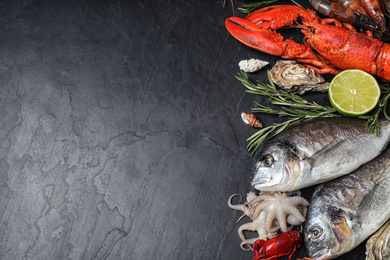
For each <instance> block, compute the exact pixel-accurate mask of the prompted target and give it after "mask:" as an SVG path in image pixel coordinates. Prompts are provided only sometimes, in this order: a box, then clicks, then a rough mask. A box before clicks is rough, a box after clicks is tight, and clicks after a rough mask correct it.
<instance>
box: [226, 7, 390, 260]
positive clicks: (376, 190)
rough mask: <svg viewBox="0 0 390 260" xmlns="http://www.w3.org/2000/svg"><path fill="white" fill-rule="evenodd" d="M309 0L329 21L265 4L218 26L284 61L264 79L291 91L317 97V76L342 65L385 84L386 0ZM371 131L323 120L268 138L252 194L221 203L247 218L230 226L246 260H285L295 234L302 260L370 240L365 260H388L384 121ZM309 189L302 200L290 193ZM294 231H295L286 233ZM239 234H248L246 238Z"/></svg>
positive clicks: (360, 124)
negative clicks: (288, 32) (298, 36)
mask: <svg viewBox="0 0 390 260" xmlns="http://www.w3.org/2000/svg"><path fill="white" fill-rule="evenodd" d="M293 2H294V1H293ZM310 4H311V5H312V6H313V8H314V9H315V10H316V11H318V12H319V13H321V14H322V15H325V16H329V17H331V18H324V19H321V18H319V17H318V16H317V14H316V12H315V11H313V10H310V9H307V10H305V9H304V8H303V7H301V6H296V5H275V6H270V7H266V8H262V9H259V10H257V11H254V12H252V13H250V14H249V15H248V16H246V17H245V18H239V17H231V18H228V19H226V21H225V26H226V28H227V30H228V31H229V33H230V34H231V35H232V36H233V37H234V38H236V39H237V40H238V41H240V42H242V43H244V44H245V45H247V46H249V47H252V48H254V49H257V50H260V51H262V52H265V53H268V54H271V55H274V56H280V57H282V58H284V59H287V60H281V61H278V62H277V63H276V64H275V66H274V67H273V68H272V69H271V70H270V71H269V72H268V75H269V79H270V80H272V81H273V82H274V83H275V84H277V85H278V86H279V87H280V88H282V89H284V90H286V91H288V92H291V93H294V94H297V95H302V94H305V93H306V92H309V91H320V92H326V91H327V89H328V86H329V83H327V82H325V80H324V78H323V77H322V76H321V75H320V74H325V73H330V74H333V75H336V74H338V73H339V72H341V71H343V70H347V69H358V70H363V71H366V72H368V73H369V74H371V75H376V76H378V77H380V78H382V79H385V80H390V45H389V44H388V43H386V42H383V41H381V40H380V39H381V37H382V35H383V34H385V33H387V27H386V21H385V19H386V15H385V11H386V10H385V8H386V9H387V12H389V9H390V1H373V0H338V1H337V0H310ZM351 24H352V25H354V26H355V27H356V28H357V29H356V28H355V27H353V26H352V25H351ZM288 27H291V28H300V29H301V32H302V33H303V34H304V39H303V44H300V43H297V42H295V41H294V39H292V38H290V39H286V40H284V39H283V36H282V35H281V34H279V32H278V31H279V30H281V29H283V28H288ZM358 30H359V32H358ZM243 66H245V65H243ZM240 68H241V66H240ZM241 69H242V68H241ZM242 70H244V69H242ZM248 72H251V71H250V70H248ZM385 115H386V114H385ZM241 116H242V119H243V120H244V122H245V123H247V124H249V125H251V126H254V125H255V122H260V121H258V119H257V118H256V116H255V115H254V114H246V113H242V115H241ZM378 125H379V127H380V129H381V130H380V135H379V136H378V135H376V134H375V133H372V132H371V133H368V132H367V122H366V121H364V120H361V119H358V118H351V117H341V116H340V117H332V118H326V117H323V118H317V119H312V120H309V121H305V122H302V123H298V124H295V125H293V126H288V127H287V128H283V129H282V130H281V131H279V132H278V134H277V135H274V136H273V137H272V138H271V139H269V140H268V142H267V143H266V145H265V146H263V147H262V149H261V152H260V154H259V155H258V158H256V159H255V165H254V170H253V176H252V178H251V183H250V184H251V185H252V186H253V188H254V189H255V190H257V191H256V193H255V192H249V193H248V194H247V198H246V202H244V203H243V204H233V203H232V199H233V198H234V197H235V196H237V194H234V195H232V196H231V197H230V198H229V201H228V205H229V207H230V208H232V209H235V210H240V211H242V212H243V216H242V217H245V216H247V217H248V218H249V219H250V220H251V222H249V223H246V224H243V225H241V226H240V227H239V228H238V234H239V236H240V238H241V240H242V242H241V248H242V249H244V250H253V252H254V259H278V258H279V257H281V256H284V255H289V260H290V259H291V257H292V255H293V254H294V252H295V250H296V249H297V248H299V247H300V246H301V244H302V237H303V238H304V242H305V246H306V249H307V254H308V257H310V258H306V257H305V258H304V259H306V260H309V259H317V260H321V259H323V260H325V259H334V258H336V257H338V256H341V255H343V254H345V253H346V252H349V251H351V250H352V249H354V248H355V247H357V246H358V245H359V244H361V243H362V242H363V241H365V240H366V239H367V238H369V237H371V238H370V239H369V240H368V242H367V244H366V255H367V257H366V260H374V259H389V257H390V243H389V236H390V196H389V195H388V194H390V193H389V192H390V148H389V149H386V147H387V145H388V143H389V141H390V118H388V117H387V118H384V119H380V120H379V121H378ZM261 126H262V125H261ZM282 131H283V132H282ZM314 185H317V186H316V189H315V191H314V194H313V195H312V198H311V200H310V204H309V202H308V200H306V199H305V198H303V197H302V196H301V193H300V190H301V189H304V188H307V187H310V186H314ZM242 217H241V218H242ZM241 218H240V219H241ZM300 225H304V230H303V234H301V233H300V232H298V231H296V230H295V229H296V228H295V227H296V226H300ZM247 231H253V232H257V237H254V238H247V237H246V235H245V232H247ZM373 234H374V235H373Z"/></svg>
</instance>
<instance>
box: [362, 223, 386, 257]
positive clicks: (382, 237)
mask: <svg viewBox="0 0 390 260" xmlns="http://www.w3.org/2000/svg"><path fill="white" fill-rule="evenodd" d="M389 238H390V220H388V221H387V222H386V223H385V224H384V225H383V226H382V227H381V228H380V229H379V230H378V231H377V232H376V233H375V234H374V235H372V236H371V237H370V239H369V240H368V241H367V243H366V260H382V259H390V239H389Z"/></svg>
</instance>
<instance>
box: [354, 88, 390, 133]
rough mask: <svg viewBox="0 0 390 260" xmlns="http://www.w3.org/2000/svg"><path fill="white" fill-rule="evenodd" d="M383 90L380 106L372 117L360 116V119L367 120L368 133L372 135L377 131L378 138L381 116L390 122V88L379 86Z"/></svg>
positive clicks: (375, 109) (377, 106) (372, 113)
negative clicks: (389, 110) (389, 111)
mask: <svg viewBox="0 0 390 260" xmlns="http://www.w3.org/2000/svg"><path fill="white" fill-rule="evenodd" d="M379 86H380V88H381V98H380V99H379V102H378V104H377V105H376V107H375V108H374V110H373V112H371V114H370V115H365V116H359V118H360V119H366V120H367V129H368V130H367V132H368V133H371V132H372V131H375V134H376V136H379V135H380V128H379V121H378V120H379V116H380V114H381V113H383V115H384V116H385V118H386V119H387V120H389V121H390V117H389V116H388V115H387V112H386V107H387V103H388V101H389V99H390V86H389V85H388V84H382V85H379Z"/></svg>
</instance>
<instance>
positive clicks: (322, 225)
mask: <svg viewBox="0 0 390 260" xmlns="http://www.w3.org/2000/svg"><path fill="white" fill-rule="evenodd" d="M389 194H390V149H386V150H385V151H384V152H383V153H382V154H381V155H380V156H378V157H377V158H375V159H374V160H372V161H371V162H369V163H367V164H365V165H363V166H362V167H360V168H359V169H357V170H356V171H354V172H353V173H351V174H348V175H346V176H343V177H341V178H339V179H336V180H332V181H330V182H327V183H324V184H321V185H319V186H318V187H317V188H316V189H315V191H314V193H313V196H312V199H311V202H310V206H309V210H308V213H307V218H306V223H305V226H304V239H305V244H306V248H307V252H308V254H309V257H311V258H315V259H317V260H320V259H333V258H336V257H338V256H340V255H342V254H344V253H346V252H349V251H350V250H352V249H353V248H355V247H356V246H358V245H359V244H360V243H361V242H363V241H364V240H365V239H366V238H367V237H369V236H370V235H371V234H373V233H374V232H375V231H376V230H377V229H379V228H380V227H381V226H382V225H383V224H384V223H385V222H386V221H387V220H388V219H389V217H390V196H389Z"/></svg>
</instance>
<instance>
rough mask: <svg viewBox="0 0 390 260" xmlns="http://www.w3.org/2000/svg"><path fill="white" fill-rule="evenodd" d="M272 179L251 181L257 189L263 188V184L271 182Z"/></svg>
mask: <svg viewBox="0 0 390 260" xmlns="http://www.w3.org/2000/svg"><path fill="white" fill-rule="evenodd" d="M269 181H270V179H264V180H261V181H252V182H251V185H252V187H253V188H255V189H256V190H261V188H263V187H264V185H263V184H265V183H269Z"/></svg>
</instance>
